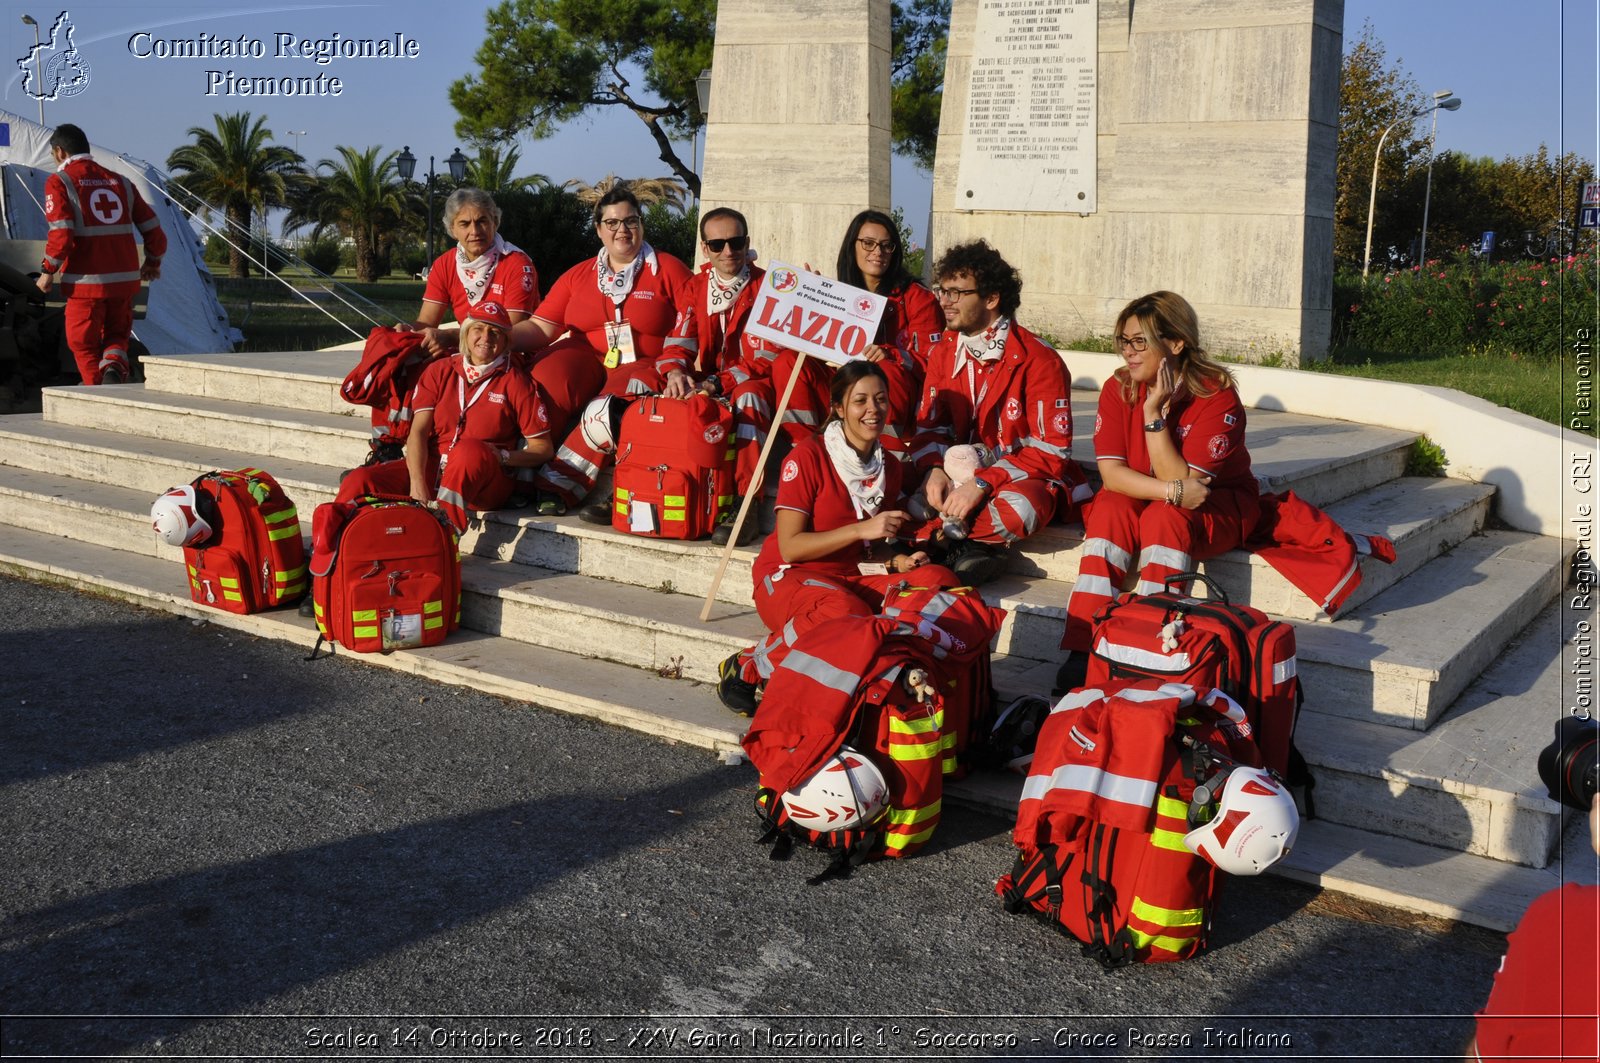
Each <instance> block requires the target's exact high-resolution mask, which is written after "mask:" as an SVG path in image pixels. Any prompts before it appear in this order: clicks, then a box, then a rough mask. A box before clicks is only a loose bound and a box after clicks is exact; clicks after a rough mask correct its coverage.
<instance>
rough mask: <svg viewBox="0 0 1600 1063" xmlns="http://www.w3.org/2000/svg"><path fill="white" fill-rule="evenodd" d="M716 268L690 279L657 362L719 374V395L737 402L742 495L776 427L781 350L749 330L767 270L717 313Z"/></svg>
mask: <svg viewBox="0 0 1600 1063" xmlns="http://www.w3.org/2000/svg"><path fill="white" fill-rule="evenodd" d="M711 268H712V267H711V264H710V263H709V262H708V263H706V265H704V266H703V267H701V269H700V271H699V272H698V273H696V274H695V275H694V277H693V279H691V280H690V282H689V289H688V294H687V296H686V299H687V300H688V301H687V302H686V303H685V304H684V305H683V307H682V308H681V309H680V310H679V312H678V324H677V326H676V327H675V328H673V330H672V335H670V336H668V337H667V342H666V347H665V353H664V355H663V357H662V359H661V361H660V362H659V363H658V365H659V366H661V367H662V369H663V371H665V370H666V369H667V368H676V369H681V370H683V371H684V372H687V373H693V374H694V375H695V376H697V377H700V378H704V377H707V376H711V377H715V378H716V384H717V394H718V395H721V396H723V397H724V398H725V399H726V400H727V401H728V402H729V403H730V404H731V405H732V406H733V423H734V453H735V455H736V457H735V467H734V478H735V480H736V482H737V485H738V490H739V493H740V494H741V495H743V494H745V493H746V492H747V491H749V489H750V481H751V479H752V478H753V477H754V476H755V469H756V461H757V459H758V458H759V457H760V456H761V447H762V446H763V444H765V443H766V441H767V433H768V432H770V431H771V430H772V404H773V397H774V394H773V390H772V360H773V358H774V357H776V356H777V353H778V348H776V347H774V346H773V345H772V344H770V343H768V342H767V341H766V340H762V339H757V338H756V337H755V336H751V335H747V334H746V333H745V331H744V326H745V322H746V321H748V320H749V318H750V310H751V309H752V308H753V307H754V306H755V302H756V292H757V290H759V289H760V287H761V279H762V278H763V277H765V276H766V273H767V271H766V270H764V269H759V268H757V267H755V266H751V267H750V277H749V279H748V280H747V281H745V284H744V287H743V288H741V289H740V290H739V294H738V295H737V296H735V297H734V300H733V303H732V304H731V305H730V306H729V307H728V308H727V309H726V310H723V311H721V312H719V313H716V314H713V313H711V312H710V310H709V308H708V303H707V297H706V289H707V288H708V287H709V286H710V284H711Z"/></svg>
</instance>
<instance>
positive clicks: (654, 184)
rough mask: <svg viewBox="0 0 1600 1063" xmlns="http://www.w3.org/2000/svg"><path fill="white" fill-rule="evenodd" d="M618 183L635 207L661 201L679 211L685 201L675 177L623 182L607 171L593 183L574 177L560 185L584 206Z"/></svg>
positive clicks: (589, 204) (594, 202) (591, 205)
mask: <svg viewBox="0 0 1600 1063" xmlns="http://www.w3.org/2000/svg"><path fill="white" fill-rule="evenodd" d="M619 184H625V185H627V186H628V188H629V190H630V191H632V192H633V194H634V197H635V198H636V199H638V200H639V206H641V207H649V206H654V205H655V204H657V203H664V204H666V205H667V206H669V207H672V208H673V209H675V210H679V211H681V210H683V207H684V203H685V202H686V197H685V191H686V190H685V188H684V186H683V183H682V182H680V181H679V180H678V179H677V178H676V177H635V178H634V179H633V180H631V181H624V180H622V178H620V177H618V176H617V175H616V174H614V173H608V174H606V175H605V176H604V177H602V178H600V180H598V181H596V182H595V183H594V184H590V183H589V182H587V181H584V180H580V179H579V178H576V177H574V178H573V179H572V180H570V181H568V182H567V183H566V184H564V185H562V186H561V187H562V188H570V189H571V190H572V194H573V195H575V196H577V197H578V201H579V202H580V203H582V204H584V205H585V206H587V207H593V206H594V205H595V204H596V203H598V202H600V197H602V196H604V195H605V194H606V193H607V192H609V191H611V190H612V189H613V188H615V187H616V186H617V185H619Z"/></svg>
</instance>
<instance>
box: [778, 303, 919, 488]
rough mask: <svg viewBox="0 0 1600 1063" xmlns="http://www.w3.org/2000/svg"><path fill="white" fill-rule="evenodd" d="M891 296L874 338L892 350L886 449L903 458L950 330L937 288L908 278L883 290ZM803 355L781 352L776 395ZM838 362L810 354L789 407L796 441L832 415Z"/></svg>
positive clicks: (786, 420) (787, 420)
mask: <svg viewBox="0 0 1600 1063" xmlns="http://www.w3.org/2000/svg"><path fill="white" fill-rule="evenodd" d="M881 294H882V295H883V296H884V297H885V298H887V299H888V300H889V303H888V305H887V306H885V307H884V308H883V320H882V321H881V322H879V324H878V334H877V336H875V337H874V338H873V342H874V343H876V344H878V345H879V346H880V347H884V348H886V349H889V350H890V354H889V357H887V358H885V359H884V360H883V361H882V362H880V363H879V364H880V365H882V366H883V369H884V373H885V374H886V375H887V376H888V378H889V424H887V425H886V426H884V430H883V448H884V450H886V451H888V452H889V453H890V454H893V455H894V456H895V457H897V458H900V459H901V460H902V461H904V460H906V455H907V453H908V452H909V450H910V444H909V442H908V440H909V439H910V435H911V428H912V424H913V422H914V421H915V415H916V412H917V396H918V394H919V392H920V391H921V388H922V377H923V374H924V373H925V372H927V368H928V352H929V350H930V349H931V348H932V347H933V345H934V344H935V343H937V342H938V340H939V336H940V334H941V333H942V332H943V330H944V311H942V310H940V309H939V300H938V299H936V298H934V295H933V293H932V292H930V291H929V290H928V289H927V288H925V287H923V286H922V285H921V284H918V283H917V282H916V281H908V282H907V283H906V284H905V285H904V286H903V287H900V288H897V289H895V290H894V291H889V292H882V293H881ZM798 360H799V355H798V354H796V353H795V352H794V351H790V350H782V351H780V352H779V354H778V357H777V360H776V362H774V364H773V368H772V386H773V393H774V394H775V395H782V394H783V389H784V386H785V385H786V384H787V383H788V380H789V376H790V374H791V373H793V372H794V366H795V362H796V361H798ZM833 371H834V366H832V365H829V364H828V363H827V362H824V361H822V359H820V358H809V357H808V358H807V359H806V364H805V368H804V369H803V370H802V371H801V374H800V379H799V380H797V381H795V385H794V392H793V394H791V395H790V396H789V406H788V408H787V409H786V410H785V411H784V414H783V430H784V431H785V432H787V433H789V435H790V437H791V438H793V439H794V441H795V442H799V441H800V440H802V439H804V438H805V437H806V436H808V435H810V434H811V433H813V432H815V431H816V430H817V427H818V426H819V425H821V424H823V423H824V422H825V421H827V419H828V400H829V397H830V390H829V389H830V387H831V385H832V383H833Z"/></svg>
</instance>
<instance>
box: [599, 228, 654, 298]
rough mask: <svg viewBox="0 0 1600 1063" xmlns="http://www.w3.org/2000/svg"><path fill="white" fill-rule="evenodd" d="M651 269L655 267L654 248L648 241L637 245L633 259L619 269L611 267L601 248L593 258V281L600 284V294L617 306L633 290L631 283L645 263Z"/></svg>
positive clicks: (604, 250)
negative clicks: (637, 249) (637, 250)
mask: <svg viewBox="0 0 1600 1063" xmlns="http://www.w3.org/2000/svg"><path fill="white" fill-rule="evenodd" d="M647 264H648V265H649V267H650V269H651V270H652V271H654V270H655V268H656V249H655V248H653V247H651V246H650V245H649V244H648V243H644V244H640V245H639V253H638V254H637V255H635V256H634V257H633V261H632V262H629V263H628V264H627V265H626V266H623V267H622V268H621V269H620V270H616V269H612V268H611V259H610V258H609V257H608V256H607V255H606V249H605V248H603V247H602V248H601V249H600V254H599V256H597V257H596V258H595V260H594V276H595V281H596V282H597V283H598V284H599V285H600V294H601V295H603V296H605V297H606V298H607V299H610V300H611V301H612V302H613V303H615V304H616V305H617V306H619V307H620V306H621V305H622V301H623V300H624V299H626V298H627V297H628V293H629V292H631V291H633V284H634V282H635V281H637V280H638V279H639V273H640V272H641V271H642V270H643V269H644V267H645V266H646V265H647Z"/></svg>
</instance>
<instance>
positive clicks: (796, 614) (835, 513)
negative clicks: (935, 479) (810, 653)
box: [739, 436, 961, 683]
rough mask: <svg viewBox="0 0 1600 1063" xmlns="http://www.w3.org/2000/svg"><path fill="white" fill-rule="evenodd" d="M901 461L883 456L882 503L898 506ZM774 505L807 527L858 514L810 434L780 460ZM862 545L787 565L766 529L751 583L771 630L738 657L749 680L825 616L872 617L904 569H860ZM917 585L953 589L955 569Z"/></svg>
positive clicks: (919, 576)
mask: <svg viewBox="0 0 1600 1063" xmlns="http://www.w3.org/2000/svg"><path fill="white" fill-rule="evenodd" d="M900 468H901V466H900V463H899V462H897V461H894V460H893V459H891V458H889V457H888V456H887V455H885V460H884V462H883V508H885V509H893V508H895V507H896V506H897V505H898V504H899V500H900V497H901V492H900ZM777 508H778V509H792V510H794V511H796V512H797V513H805V514H807V515H808V516H810V518H811V529H810V530H812V531H831V530H832V529H834V528H842V527H844V526H846V525H848V524H854V523H856V522H857V521H859V520H861V519H862V518H861V517H860V516H859V515H857V513H856V508H855V503H854V502H853V501H852V500H851V498H850V491H849V489H848V488H847V487H845V484H844V481H843V480H842V479H841V478H840V477H839V474H838V472H837V471H836V470H835V469H834V467H833V461H832V459H831V458H829V457H828V450H827V448H826V447H825V446H824V445H823V442H822V440H821V438H819V437H817V436H812V437H811V438H810V439H807V440H806V441H805V442H803V443H801V444H800V445H799V446H797V447H795V449H794V451H793V453H791V454H790V455H789V457H788V458H787V459H786V460H785V461H784V463H783V472H782V474H781V475H780V477H779V482H778V501H777ZM863 545H864V544H860V543H851V544H849V545H848V546H844V547H841V548H840V549H838V550H835V551H834V552H833V553H831V554H828V555H827V556H825V557H819V558H813V559H812V560H810V561H802V562H799V563H797V564H792V565H791V564H786V563H785V562H784V560H783V555H782V553H781V552H780V550H779V547H778V536H776V535H769V536H768V537H767V541H766V543H765V545H763V546H762V548H761V553H760V554H759V555H757V557H756V561H755V564H754V565H753V566H751V571H750V575H751V578H752V579H753V580H754V582H755V605H756V613H757V614H758V615H759V616H760V617H761V622H762V623H764V624H766V625H767V628H768V630H769V631H771V634H769V635H768V636H767V637H766V638H765V639H763V640H762V641H761V642H759V643H757V644H756V645H755V646H753V647H752V648H750V649H748V650H746V651H744V652H743V653H741V654H740V655H739V665H740V669H741V672H742V675H743V678H744V680H745V681H746V682H749V683H755V682H760V681H764V680H766V679H768V678H770V677H771V676H772V673H773V671H775V670H776V669H777V667H778V665H779V664H780V663H782V661H783V658H784V657H785V656H786V655H787V654H788V652H789V650H790V648H791V647H792V646H793V645H794V643H795V640H796V639H798V638H799V637H800V636H801V635H802V634H804V633H805V632H807V631H809V630H810V629H811V628H813V627H816V626H817V625H818V624H820V623H822V622H823V621H824V620H831V619H833V618H834V617H838V616H871V615H873V614H874V613H875V612H877V611H878V610H879V609H880V608H881V607H882V606H883V596H884V593H885V592H886V591H887V590H888V589H889V588H890V587H891V586H892V585H894V584H896V583H899V582H901V581H903V580H905V579H906V578H907V577H906V576H904V575H893V574H890V575H875V576H864V575H862V574H861V569H860V567H859V565H860V563H861V562H862V561H864V560H866V551H865V550H864V549H863ZM915 581H916V584H917V585H918V586H919V587H955V586H958V585H959V584H960V582H961V581H960V580H959V579H957V578H956V576H955V573H953V572H951V571H950V570H949V569H946V568H941V567H939V566H937V565H924V566H922V567H920V568H918V569H917V570H916V576H915Z"/></svg>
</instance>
